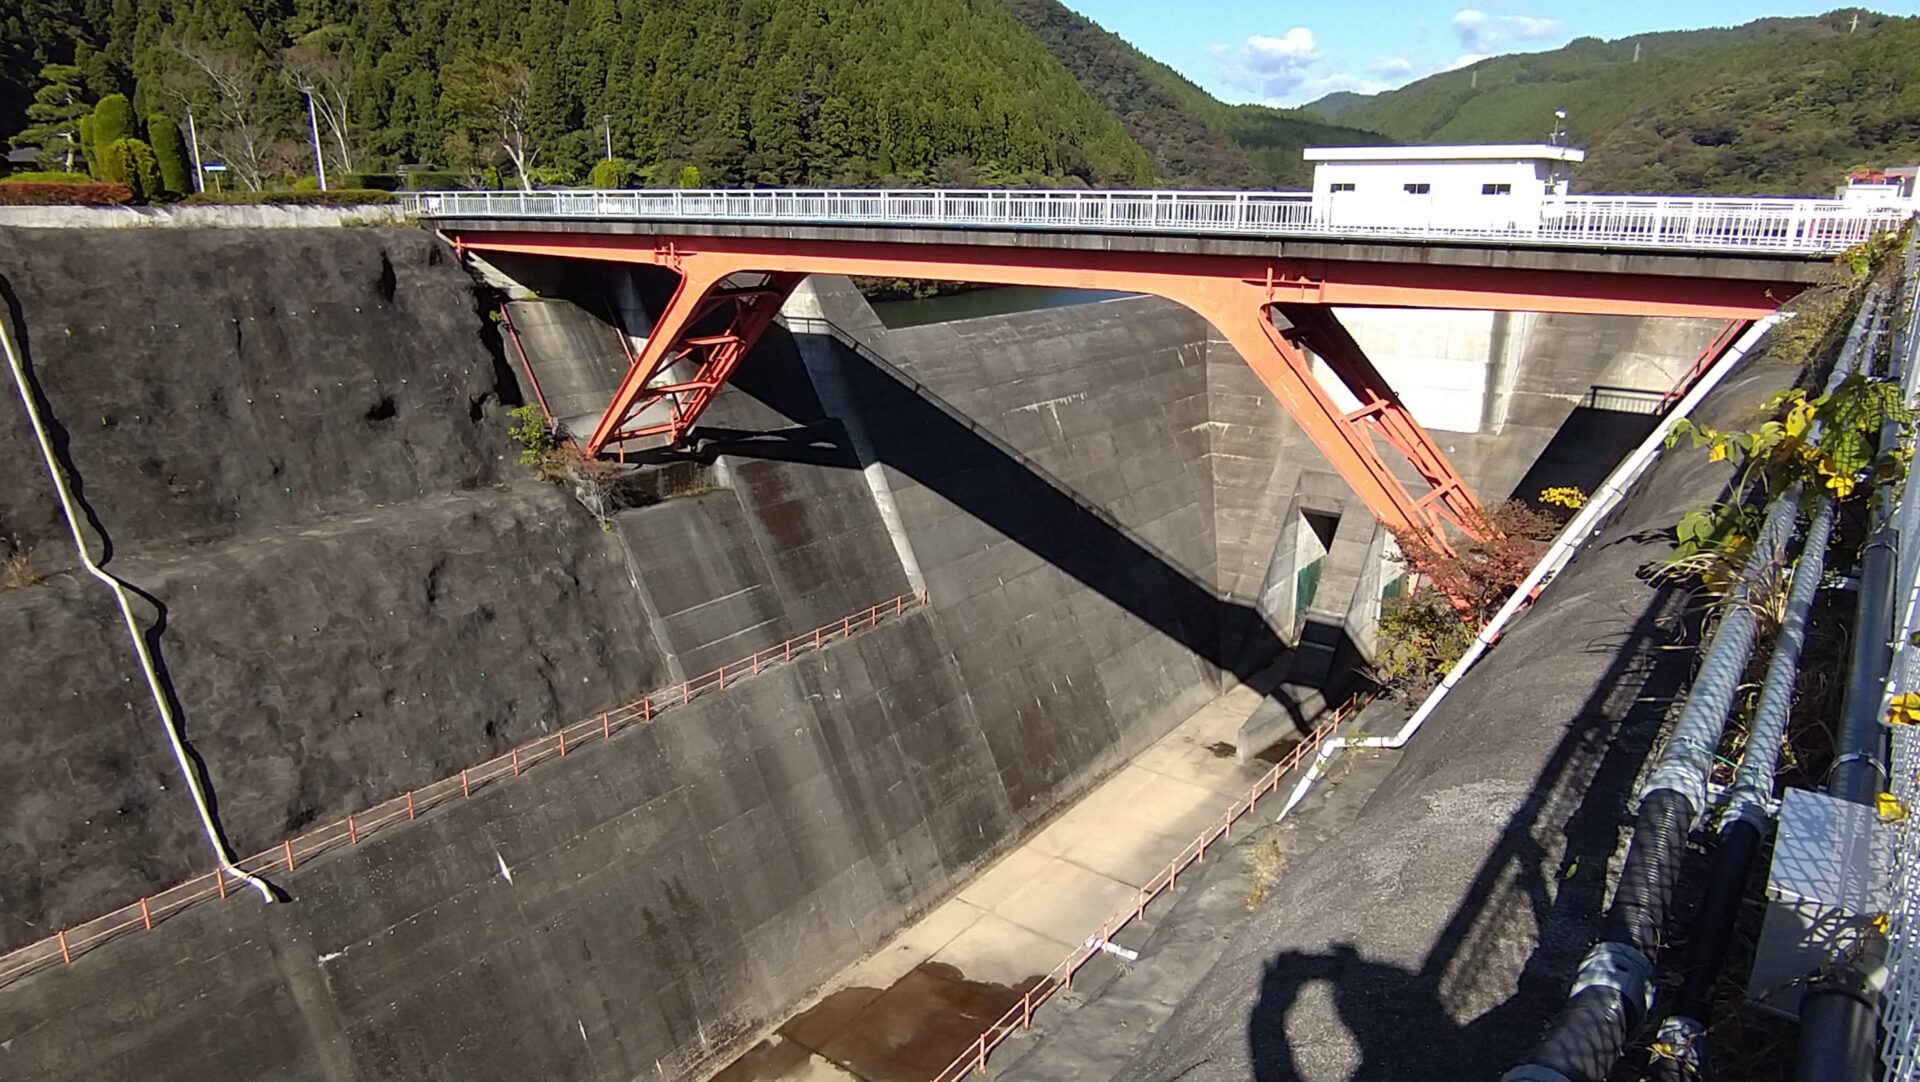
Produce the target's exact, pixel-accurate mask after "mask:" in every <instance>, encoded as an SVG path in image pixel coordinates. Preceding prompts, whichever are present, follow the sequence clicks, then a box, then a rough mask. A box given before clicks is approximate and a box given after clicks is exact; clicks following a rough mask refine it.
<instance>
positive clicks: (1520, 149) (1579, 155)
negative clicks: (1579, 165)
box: [1300, 143, 1587, 162]
mask: <svg viewBox="0 0 1920 1082" xmlns="http://www.w3.org/2000/svg"><path fill="white" fill-rule="evenodd" d="M1300 154H1301V157H1303V158H1305V159H1306V160H1308V161H1310V162H1457V161H1513V160H1515V159H1524V160H1545V161H1553V162H1583V161H1586V160H1587V152H1586V151H1584V150H1581V149H1580V148H1579V147H1556V146H1549V145H1548V144H1546V143H1489V144H1478V145H1469V146H1438V147H1434V146H1425V147H1307V148H1306V149H1305V150H1302V151H1301V152H1300Z"/></svg>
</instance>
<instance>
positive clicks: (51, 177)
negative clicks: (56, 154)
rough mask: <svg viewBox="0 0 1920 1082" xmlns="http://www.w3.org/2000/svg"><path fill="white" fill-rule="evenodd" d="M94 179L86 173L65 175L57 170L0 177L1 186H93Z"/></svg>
mask: <svg viewBox="0 0 1920 1082" xmlns="http://www.w3.org/2000/svg"><path fill="white" fill-rule="evenodd" d="M92 183H93V178H92V177H90V176H88V175H87V174H85V173H63V172H61V171H59V170H58V169H55V170H51V171H48V170H33V169H29V170H27V171H26V172H24V173H8V174H7V175H6V176H4V177H0V184H92Z"/></svg>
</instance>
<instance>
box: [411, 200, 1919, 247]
mask: <svg viewBox="0 0 1920 1082" xmlns="http://www.w3.org/2000/svg"><path fill="white" fill-rule="evenodd" d="M402 202H403V205H404V206H405V208H406V209H407V210H408V211H410V212H412V213H414V214H417V215H420V216H422V217H427V218H494V219H514V218H565V219H576V220H583V221H584V220H624V221H650V222H740V223H765V224H776V225H777V224H791V225H878V226H900V227H927V226H943V227H951V228H962V229H977V228H989V227H998V228H1006V229H1041V230H1085V231H1089V232H1153V233H1175V234H1192V235H1214V236H1251V237H1302V238H1307V237H1326V238H1344V239H1355V240H1367V239H1380V240H1412V241H1430V240H1450V241H1465V242H1473V241H1480V242H1487V243H1500V244H1517V245H1547V246H1555V247H1606V248H1612V247H1625V248H1666V249H1684V250H1694V251H1762V252H1780V253H1799V254H1824V253H1830V252H1838V251H1842V250H1844V249H1846V248H1848V247H1850V246H1852V245H1854V244H1858V243H1859V242H1860V241H1862V240H1865V239H1866V238H1868V237H1870V236H1872V235H1873V234H1874V233H1876V232H1879V231H1881V230H1887V229H1894V228H1898V226H1899V224H1900V223H1901V222H1902V221H1903V220H1905V218H1906V216H1907V214H1908V213H1909V211H1906V210H1903V209H1900V208H1897V207H1887V206H1879V207H1872V206H1860V205H1858V204H1847V203H1842V202H1840V201H1838V200H1831V199H1689V198H1666V197H1659V196H1626V195H1571V196H1547V197H1545V198H1543V199H1542V200H1540V201H1539V202H1538V203H1532V202H1528V203H1524V204H1515V206H1516V207H1519V208H1523V209H1521V210H1518V211H1517V212H1516V213H1513V214H1509V215H1508V216H1507V218H1506V220H1504V221H1500V220H1493V221H1490V220H1488V214H1487V212H1486V209H1485V208H1486V207H1487V206H1488V204H1467V203H1458V202H1447V201H1432V202H1429V201H1425V200H1415V199H1409V200H1408V201H1404V202H1402V201H1382V202H1379V203H1378V204H1360V205H1356V204H1353V203H1351V202H1343V203H1341V204H1339V205H1338V207H1337V213H1334V207H1333V205H1332V204H1329V203H1327V202H1325V201H1316V200H1315V199H1314V197H1313V196H1312V195H1311V194H1309V193H1305V192H1175V191H1014V190H978V191H958V190H936V189H913V188H904V189H889V190H837V189H786V188H764V189H742V190H724V191H722V190H694V189H667V190H652V191H626V190H618V191H615V190H606V191H601V190H570V191H535V192H409V193H406V194H405V195H404V196H403V197H402ZM1536 208H1537V216H1536ZM1376 211H1377V212H1376Z"/></svg>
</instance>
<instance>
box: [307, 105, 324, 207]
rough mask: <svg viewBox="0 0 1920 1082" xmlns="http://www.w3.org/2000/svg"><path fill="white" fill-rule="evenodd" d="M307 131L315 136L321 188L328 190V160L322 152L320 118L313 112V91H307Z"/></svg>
mask: <svg viewBox="0 0 1920 1082" xmlns="http://www.w3.org/2000/svg"><path fill="white" fill-rule="evenodd" d="M307 131H308V133H310V134H311V135H312V136H313V172H314V175H315V176H317V177H319V178H320V190H321V191H323V192H324V191H326V190H327V162H326V159H325V158H324V157H323V156H322V155H321V153H320V119H319V118H318V117H316V116H315V115H314V112H313V91H311V90H309V91H307Z"/></svg>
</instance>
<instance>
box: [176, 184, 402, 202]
mask: <svg viewBox="0 0 1920 1082" xmlns="http://www.w3.org/2000/svg"><path fill="white" fill-rule="evenodd" d="M181 202H183V203H199V204H215V205H219V206H252V205H259V204H272V205H278V206H289V207H363V206H367V205H369V204H378V203H393V202H397V200H396V199H395V197H394V194H393V193H392V192H382V191H376V190H374V189H372V188H334V189H331V190H329V191H324V192H201V193H200V194H198V195H190V196H187V197H186V198H185V199H183V200H181Z"/></svg>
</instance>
